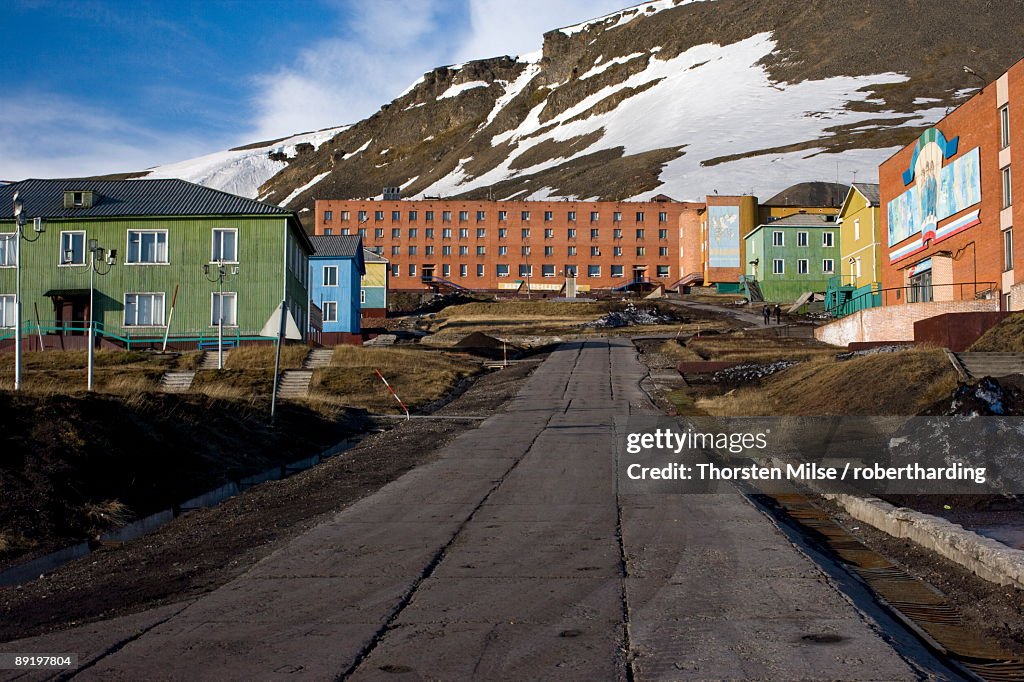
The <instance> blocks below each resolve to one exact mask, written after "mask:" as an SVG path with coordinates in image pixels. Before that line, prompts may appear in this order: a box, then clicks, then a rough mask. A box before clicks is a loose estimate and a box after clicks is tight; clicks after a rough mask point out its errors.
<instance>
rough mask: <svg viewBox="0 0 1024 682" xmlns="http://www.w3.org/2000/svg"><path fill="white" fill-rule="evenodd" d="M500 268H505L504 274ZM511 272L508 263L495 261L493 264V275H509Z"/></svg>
mask: <svg viewBox="0 0 1024 682" xmlns="http://www.w3.org/2000/svg"><path fill="white" fill-rule="evenodd" d="M502 268H504V269H505V272H504V274H503V273H502V271H501V270H502ZM511 272H512V266H511V265H509V264H508V263H496V264H495V266H494V273H495V277H509V276H511Z"/></svg>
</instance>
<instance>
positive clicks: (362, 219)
mask: <svg viewBox="0 0 1024 682" xmlns="http://www.w3.org/2000/svg"><path fill="white" fill-rule="evenodd" d="M356 218H358V220H359V222H361V223H365V222H366V211H359V213H356Z"/></svg>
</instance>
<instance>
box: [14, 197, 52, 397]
mask: <svg viewBox="0 0 1024 682" xmlns="http://www.w3.org/2000/svg"><path fill="white" fill-rule="evenodd" d="M13 201H14V265H15V268H14V269H15V271H16V274H15V280H16V282H15V287H14V390H15V391H20V390H21V325H22V320H21V240H22V239H24V240H25V241H28V242H34V241H36V240H38V239H39V236H40V235H42V233H43V232H45V231H46V226H45V225H44V224H43V219H42V218H36V219H35V220H33V221H32V231H33V232H35V234H36V236H35V238H34V239H29V238H28V237H26V236H25V207H24V205H23V204H22V201H21V199H20V198H19V197H18V192H15V193H14V197H13Z"/></svg>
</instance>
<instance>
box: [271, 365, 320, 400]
mask: <svg viewBox="0 0 1024 682" xmlns="http://www.w3.org/2000/svg"><path fill="white" fill-rule="evenodd" d="M312 379H313V370H311V369H289V370H285V371H284V372H281V381H280V382H279V383H278V384H277V395H278V396H280V397H281V398H305V397H306V396H308V395H309V382H310V381H311V380H312Z"/></svg>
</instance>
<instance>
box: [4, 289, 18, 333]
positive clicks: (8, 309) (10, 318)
mask: <svg viewBox="0 0 1024 682" xmlns="http://www.w3.org/2000/svg"><path fill="white" fill-rule="evenodd" d="M17 316H18V311H17V308H16V306H15V298H14V294H4V295H3V296H0V327H13V326H15V325H17V324H18V319H17Z"/></svg>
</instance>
